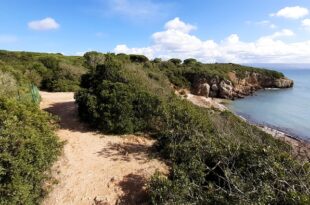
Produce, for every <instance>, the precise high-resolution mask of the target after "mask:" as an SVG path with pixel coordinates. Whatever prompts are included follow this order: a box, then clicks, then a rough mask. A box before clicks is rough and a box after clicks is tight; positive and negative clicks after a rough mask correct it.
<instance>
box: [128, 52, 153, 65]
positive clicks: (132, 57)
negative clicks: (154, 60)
mask: <svg viewBox="0 0 310 205" xmlns="http://www.w3.org/2000/svg"><path fill="white" fill-rule="evenodd" d="M129 58H130V60H131V62H133V63H145V62H147V61H149V59H148V58H147V57H145V56H144V55H135V54H132V55H129Z"/></svg>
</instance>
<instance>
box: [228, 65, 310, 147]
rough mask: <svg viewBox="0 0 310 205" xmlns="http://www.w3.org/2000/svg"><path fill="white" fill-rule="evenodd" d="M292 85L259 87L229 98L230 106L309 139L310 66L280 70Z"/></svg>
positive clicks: (263, 121)
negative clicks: (239, 96)
mask: <svg viewBox="0 0 310 205" xmlns="http://www.w3.org/2000/svg"><path fill="white" fill-rule="evenodd" d="M281 72H283V73H284V74H285V75H286V76H287V77H288V78H290V79H293V80H294V83H295V85H294V88H291V89H280V90H264V91H259V92H257V93H256V94H255V96H251V97H246V98H245V99H240V100H236V101H234V102H232V103H231V104H230V105H229V107H230V108H231V110H232V111H233V112H235V113H237V114H239V115H241V116H243V117H245V118H247V119H248V120H249V121H252V122H254V123H258V124H265V125H269V126H271V127H274V128H278V129H280V130H282V131H285V132H287V133H289V134H292V135H294V136H298V137H300V138H303V139H306V140H308V141H310V68H309V70H305V69H304V70H296V69H295V70H281Z"/></svg>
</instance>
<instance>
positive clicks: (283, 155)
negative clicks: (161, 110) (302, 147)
mask: <svg viewBox="0 0 310 205" xmlns="http://www.w3.org/2000/svg"><path fill="white" fill-rule="evenodd" d="M168 107H169V109H171V112H172V113H171V114H170V115H168V118H167V119H168V120H165V121H167V122H169V123H167V124H166V125H167V126H164V127H163V129H162V130H161V132H159V133H158V134H157V136H158V143H159V144H158V147H159V150H161V152H162V154H163V156H165V157H166V158H167V159H170V160H171V162H172V170H171V173H170V176H169V178H166V177H165V176H162V175H160V174H156V175H155V176H154V177H153V180H152V181H151V184H150V195H151V199H152V203H153V204H308V203H309V202H310V195H309V194H310V190H309V188H310V185H309V182H310V175H309V173H310V167H309V163H305V164H304V163H301V162H298V161H295V160H294V159H293V158H292V156H291V155H290V154H289V153H290V152H289V151H290V147H289V146H288V145H286V144H285V143H282V142H279V141H277V140H274V139H273V138H272V137H271V136H269V135H267V134H265V133H262V132H261V131H259V130H258V129H257V128H255V127H251V126H249V125H247V124H246V123H245V122H243V121H241V120H239V119H237V118H235V117H234V116H233V115H232V114H230V113H228V112H227V113H222V114H220V115H218V114H216V113H212V112H208V111H202V110H200V109H199V108H192V107H191V106H190V105H186V104H183V103H179V104H174V103H172V104H170V105H168ZM168 113H169V112H168ZM176 113H177V114H176Z"/></svg>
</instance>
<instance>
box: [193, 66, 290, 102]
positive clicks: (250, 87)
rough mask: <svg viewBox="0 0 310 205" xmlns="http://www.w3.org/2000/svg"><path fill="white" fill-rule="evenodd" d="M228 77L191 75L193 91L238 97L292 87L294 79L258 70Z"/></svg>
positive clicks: (230, 73)
mask: <svg viewBox="0 0 310 205" xmlns="http://www.w3.org/2000/svg"><path fill="white" fill-rule="evenodd" d="M227 76H228V79H222V78H220V77H219V76H213V77H209V76H203V75H199V74H195V75H192V76H190V77H189V79H190V81H191V84H192V86H191V93H192V94H194V95H199V96H204V97H211V98H223V99H230V100H234V99H238V98H244V97H246V96H249V95H253V94H254V93H255V92H256V91H258V90H261V89H268V88H291V87H293V85H294V81H292V80H290V79H288V78H286V77H273V76H268V75H263V74H261V73H257V72H245V74H244V76H242V77H240V76H238V75H237V73H236V72H229V73H228V75H227Z"/></svg>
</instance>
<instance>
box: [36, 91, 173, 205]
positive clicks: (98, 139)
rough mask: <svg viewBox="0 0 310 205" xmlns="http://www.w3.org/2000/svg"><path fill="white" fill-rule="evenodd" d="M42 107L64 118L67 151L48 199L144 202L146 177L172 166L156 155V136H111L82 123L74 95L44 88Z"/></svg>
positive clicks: (57, 167)
mask: <svg viewBox="0 0 310 205" xmlns="http://www.w3.org/2000/svg"><path fill="white" fill-rule="evenodd" d="M41 96H42V103H41V108H42V109H44V110H46V111H48V112H51V113H53V114H55V115H58V116H59V117H60V129H59V130H58V131H57V134H58V136H59V137H60V139H61V140H63V141H66V144H65V146H64V150H63V154H62V156H61V157H60V159H59V160H58V161H57V162H56V163H55V165H54V166H53V169H52V174H53V176H54V177H55V178H56V179H57V181H58V183H57V184H56V185H54V186H53V189H52V191H51V192H50V194H49V195H48V196H47V198H46V199H45V200H44V201H43V204H45V205H54V204H57V205H61V204H66V205H70V204H75V205H76V204H79V205H83V204H107V205H108V204H113V205H114V204H126V205H127V204H128V205H130V204H143V203H144V200H145V183H146V180H147V179H149V177H150V176H151V175H152V174H153V173H154V172H155V171H156V170H159V171H161V172H167V170H168V168H167V166H166V165H165V164H164V163H163V162H161V161H160V160H159V159H156V158H154V157H150V153H151V146H152V144H153V143H154V141H153V140H151V139H148V138H146V137H138V136H132V135H131V136H122V137H119V136H105V135H101V134H98V133H95V132H92V131H90V130H88V129H87V127H86V126H85V125H84V124H82V123H81V122H79V120H78V117H77V110H76V109H77V108H76V105H75V104H74V99H73V93H47V92H41Z"/></svg>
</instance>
